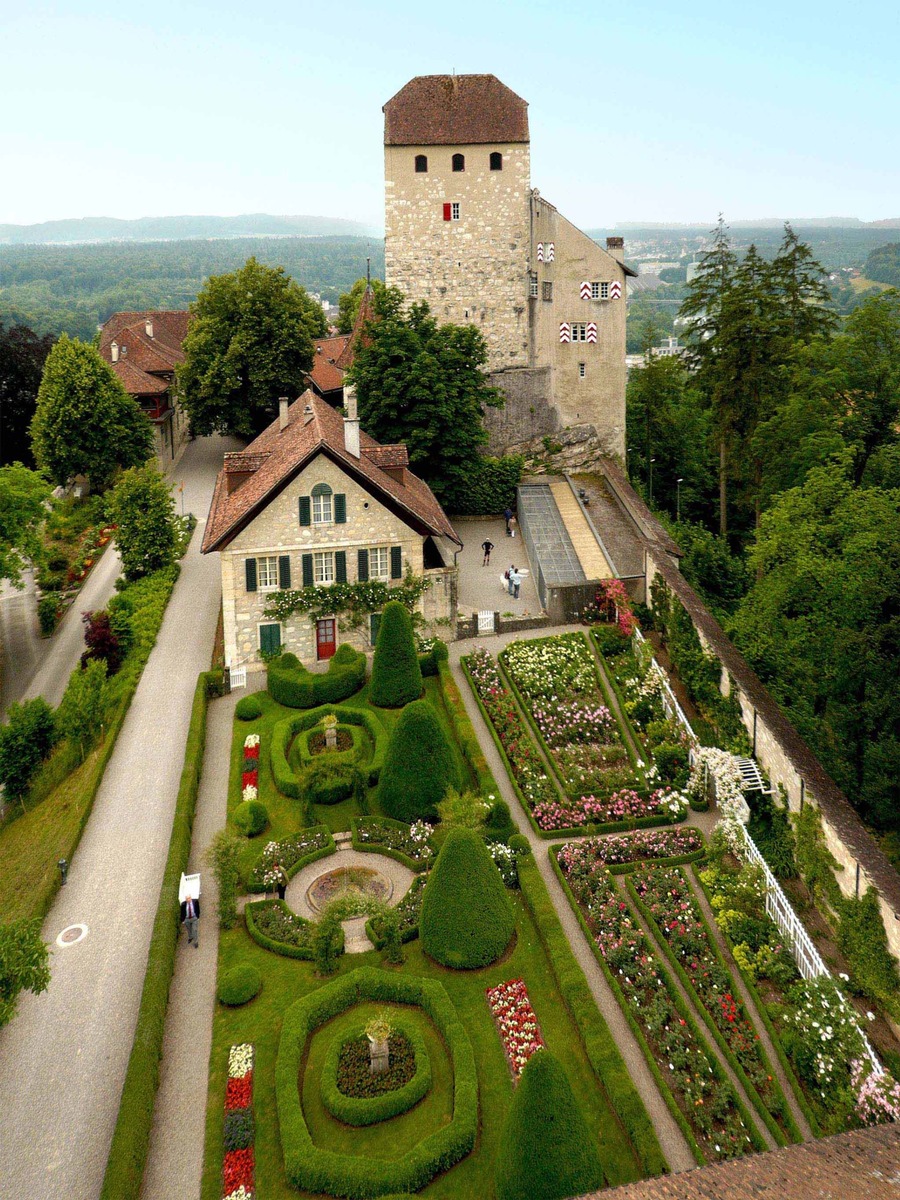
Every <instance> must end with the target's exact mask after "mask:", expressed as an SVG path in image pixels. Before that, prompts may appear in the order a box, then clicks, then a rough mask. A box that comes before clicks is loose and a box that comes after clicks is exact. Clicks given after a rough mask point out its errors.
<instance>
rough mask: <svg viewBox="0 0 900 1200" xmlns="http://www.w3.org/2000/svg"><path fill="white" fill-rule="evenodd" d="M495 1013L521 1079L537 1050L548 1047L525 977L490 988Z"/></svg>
mask: <svg viewBox="0 0 900 1200" xmlns="http://www.w3.org/2000/svg"><path fill="white" fill-rule="evenodd" d="M486 994H487V1000H488V1005H489V1007H490V1010H491V1016H493V1018H494V1020H495V1021H496V1022H497V1028H498V1029H499V1031H500V1037H501V1039H502V1041H503V1048H504V1050H505V1051H506V1057H507V1060H508V1062H509V1069H510V1070H511V1071H512V1073H513V1077H514V1078H515V1079H518V1077H519V1076H520V1075H521V1073H522V1069H523V1068H524V1066H525V1064H526V1063H527V1062H528V1060H529V1058H531V1056H532V1054H534V1053H535V1052H536V1051H537V1050H541V1049H543V1047H544V1039H543V1038H542V1037H541V1030H540V1026H539V1025H538V1022H537V1017H536V1016H535V1012H534V1009H533V1008H532V1007H531V1001H530V1000H529V999H528V990H527V988H526V987H525V982H524V980H522V979H510V980H509V982H508V983H499V984H497V986H496V987H493V988H488V989H487V993H486Z"/></svg>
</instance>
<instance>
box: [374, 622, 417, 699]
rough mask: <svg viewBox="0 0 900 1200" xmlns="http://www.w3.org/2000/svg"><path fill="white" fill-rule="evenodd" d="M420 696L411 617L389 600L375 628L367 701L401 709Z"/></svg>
mask: <svg viewBox="0 0 900 1200" xmlns="http://www.w3.org/2000/svg"><path fill="white" fill-rule="evenodd" d="M421 695H422V668H421V667H420V666H419V656H418V654H417V653H416V643H415V640H414V638H413V627H412V618H411V617H410V615H409V612H408V611H407V609H406V607H405V606H404V605H402V604H401V603H400V601H399V600H389V601H388V602H387V604H386V605H385V606H384V611H383V612H382V614H381V624H380V625H379V626H378V637H377V639H376V641H375V654H374V656H373V658H372V681H371V683H370V684H369V700H370V702H371V703H372V704H377V705H378V707H379V708H402V706H403V705H404V704H409V702H410V701H411V700H417V699H418V698H419V696H421Z"/></svg>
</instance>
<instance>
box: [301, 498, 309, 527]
mask: <svg viewBox="0 0 900 1200" xmlns="http://www.w3.org/2000/svg"><path fill="white" fill-rule="evenodd" d="M300 524H301V525H312V508H311V506H310V502H309V496H301V497H300Z"/></svg>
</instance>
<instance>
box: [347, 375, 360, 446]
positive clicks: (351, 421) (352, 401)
mask: <svg viewBox="0 0 900 1200" xmlns="http://www.w3.org/2000/svg"><path fill="white" fill-rule="evenodd" d="M344 408H345V409H346V410H347V415H346V417H344V449H345V450H346V451H347V453H348V454H352V455H353V457H354V458H359V417H358V416H357V415H356V388H355V387H354V386H353V384H352V383H345V384H344Z"/></svg>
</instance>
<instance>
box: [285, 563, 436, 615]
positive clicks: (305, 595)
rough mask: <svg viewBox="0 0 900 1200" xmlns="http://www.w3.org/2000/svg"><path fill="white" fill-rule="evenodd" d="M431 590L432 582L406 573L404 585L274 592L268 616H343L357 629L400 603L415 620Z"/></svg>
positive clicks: (374, 582) (371, 583) (355, 585)
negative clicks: (417, 609)
mask: <svg viewBox="0 0 900 1200" xmlns="http://www.w3.org/2000/svg"><path fill="white" fill-rule="evenodd" d="M430 586H431V580H429V579H426V578H425V577H424V576H422V575H415V574H414V573H413V572H412V571H410V570H407V572H406V576H405V578H404V579H403V582H402V583H394V584H389V583H385V582H384V581H383V580H380V579H368V580H365V581H362V582H357V583H330V584H326V585H322V586H316V585H313V586H311V587H304V588H294V589H290V590H286V591H280V592H273V593H272V595H271V596H270V597H269V599H268V601H267V602H266V608H265V615H266V616H267V617H271V618H272V619H274V620H278V621H286V620H288V618H290V617H292V616H294V615H295V614H296V613H305V614H306V615H307V616H309V617H310V618H311V619H312V620H313V621H318V620H320V619H321V618H322V617H333V616H344V617H346V619H347V624H348V626H349V627H350V628H351V629H358V628H359V626H360V625H362V623H363V621H364V620H365V619H366V617H367V616H369V614H370V613H374V612H380V611H381V609H382V608H384V606H385V604H387V602H388V600H399V601H400V603H401V604H402V605H404V607H406V608H408V609H409V611H410V612H411V613H413V615H414V616H415V615H416V614H415V612H414V610H415V607H416V605H417V604H418V603H419V601H420V600H421V598H422V597H423V596H424V595H425V593H426V592H427V591H428V588H429V587H430Z"/></svg>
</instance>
